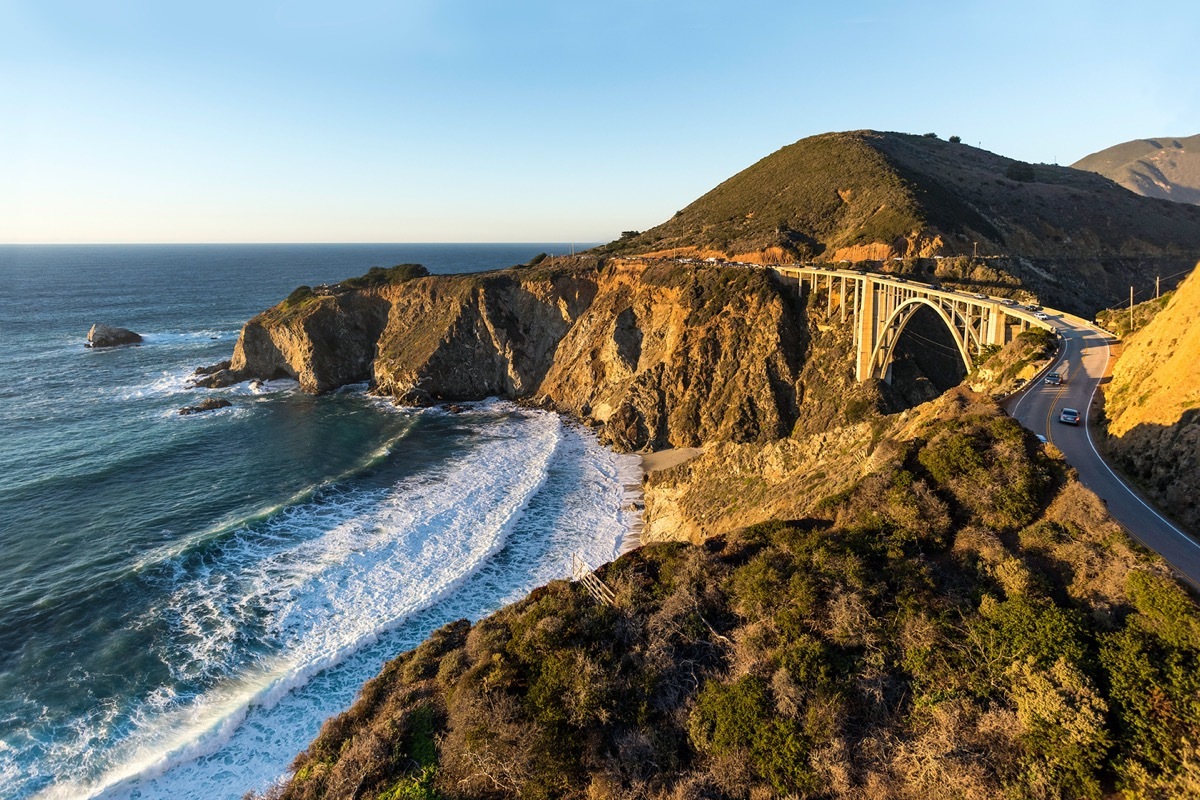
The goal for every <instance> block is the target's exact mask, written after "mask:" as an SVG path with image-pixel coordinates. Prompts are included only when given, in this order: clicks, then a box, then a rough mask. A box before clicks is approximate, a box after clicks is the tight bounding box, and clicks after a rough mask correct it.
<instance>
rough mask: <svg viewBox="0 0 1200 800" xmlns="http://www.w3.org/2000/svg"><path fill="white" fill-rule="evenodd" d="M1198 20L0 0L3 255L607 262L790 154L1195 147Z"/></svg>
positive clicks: (1092, 8) (596, 4) (955, 11)
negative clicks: (471, 245)
mask: <svg viewBox="0 0 1200 800" xmlns="http://www.w3.org/2000/svg"><path fill="white" fill-rule="evenodd" d="M1197 41H1200V5H1197V4H1196V3H1195V2H1194V0H1189V2H1173V1H1172V0H1167V1H1166V2H1158V3H1154V4H1152V5H1149V6H1145V7H1141V6H1131V5H1130V4H1128V3H1125V2H1084V1H1082V0H1076V1H1074V2H1072V1H1070V0H1039V1H1038V2H1026V0H1014V1H1012V2H997V0H986V1H979V2H977V1H975V0H961V1H960V2H905V3H898V2H895V0H886V1H885V2H876V1H875V0H856V2H837V3H834V2H827V3H821V4H816V3H810V2H801V1H800V0H794V1H793V2H783V1H780V2H757V1H756V0H740V1H739V2H728V3H715V2H706V1H705V0H688V1H687V2H656V0H636V1H627V0H592V1H591V2H575V1H574V0H551V1H550V2H541V1H540V0H538V1H536V2H522V0H509V1H508V2H500V0H494V1H493V2H483V1H482V0H459V1H458V2H450V1H449V0H448V1H447V2H435V1H434V0H412V1H411V2H406V1H405V0H396V1H395V2H359V1H358V0H339V2H307V1H306V0H299V1H298V2H297V1H295V0H289V1H286V2H285V1H284V0H278V1H272V2H254V1H253V0H244V2H237V3H227V2H222V1H221V0H208V1H206V2H190V3H184V2H177V1H176V0H131V1H129V2H109V1H107V0H78V2H67V1H65V0H28V1H27V2H10V1H9V0H0V148H2V150H0V152H2V154H3V155H2V157H0V242H23V241H24V242H293V241H294V242H311V241H317V242H358V241H363V242H366V241H377V242H378V241H383V242H439V241H563V242H567V241H577V242H590V241H604V240H608V239H611V238H614V237H616V236H617V235H618V234H619V233H620V232H621V231H622V230H626V229H639V230H641V229H644V228H647V227H650V226H651V225H654V224H656V223H658V222H661V221H663V220H664V219H666V218H668V217H669V216H670V215H671V214H673V213H674V212H675V211H676V210H677V209H679V208H681V207H683V206H684V205H686V204H687V203H689V202H690V201H692V200H693V199H695V198H696V197H698V196H699V195H700V194H702V193H704V192H705V191H707V190H708V189H710V188H712V187H713V186H715V185H716V184H717V183H719V182H720V181H722V180H724V179H725V178H727V177H729V176H730V175H732V174H734V173H735V172H737V171H739V170H741V169H743V168H745V167H747V166H749V165H750V164H752V163H753V162H754V161H756V160H758V159H759V158H762V157H763V156H765V155H767V154H769V153H771V152H773V151H774V150H776V149H778V148H780V147H782V146H783V145H785V144H789V143H791V142H793V141H795V140H797V139H800V138H803V137H805V136H809V135H812V134H816V133H822V132H825V131H831V130H850V129H857V128H876V129H882V130H900V131H908V132H912V133H925V132H927V131H934V132H936V133H938V134H939V135H941V136H943V137H945V136H949V135H951V134H957V135H959V136H961V137H962V138H963V141H965V142H968V143H970V144H977V143H979V144H982V146H983V147H984V148H986V149H988V150H992V151H995V152H998V153H1002V154H1005V155H1008V156H1012V157H1016V158H1021V159H1025V160H1028V161H1034V162H1038V161H1045V162H1057V163H1061V164H1069V163H1071V162H1073V161H1075V160H1076V159H1078V158H1080V157H1082V156H1084V155H1086V154H1088V153H1090V152H1093V151H1095V150H1098V149H1102V148H1104V147H1107V146H1109V145H1112V144H1117V143H1119V142H1123V141H1127V140H1129V139H1135V138H1144V137H1149V136H1168V135H1169V136H1183V135H1190V134H1195V133H1200V67H1197V62H1196V56H1195V47H1196V42H1197Z"/></svg>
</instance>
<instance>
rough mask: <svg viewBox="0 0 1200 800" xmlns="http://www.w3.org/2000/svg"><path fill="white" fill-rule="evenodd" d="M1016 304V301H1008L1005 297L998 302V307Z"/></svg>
mask: <svg viewBox="0 0 1200 800" xmlns="http://www.w3.org/2000/svg"><path fill="white" fill-rule="evenodd" d="M1016 304H1017V301H1016V300H1010V299H1009V298H1007V297H1006V298H1004V299H1003V300H1001V301H1000V305H1002V306H1015V305H1016Z"/></svg>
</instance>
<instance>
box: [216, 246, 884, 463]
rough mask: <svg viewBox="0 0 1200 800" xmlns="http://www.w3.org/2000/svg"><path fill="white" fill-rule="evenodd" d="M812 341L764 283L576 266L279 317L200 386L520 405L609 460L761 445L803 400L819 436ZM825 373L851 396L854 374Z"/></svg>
mask: <svg viewBox="0 0 1200 800" xmlns="http://www.w3.org/2000/svg"><path fill="white" fill-rule="evenodd" d="M813 335H815V331H814V330H810V323H809V320H808V314H807V311H806V309H805V308H804V307H803V306H802V305H801V304H800V303H799V301H798V299H797V297H796V294H795V290H794V288H785V287H784V286H782V285H781V284H780V283H778V281H777V280H776V279H775V277H774V276H773V274H772V273H768V272H764V271H757V270H747V269H744V268H737V267H716V266H708V265H704V266H700V265H680V264H675V263H672V262H659V263H645V262H640V261H638V262H622V261H619V260H617V261H609V262H600V261H598V260H596V259H577V260H575V261H572V262H569V263H561V262H560V263H558V264H555V265H549V266H547V265H542V266H539V267H537V268H527V269H520V270H504V271H498V272H491V273H485V274H476V275H447V276H433V277H425V278H418V279H414V280H411V281H407V282H405V283H403V284H400V285H393V286H384V287H377V288H373V289H370V290H356V291H351V292H346V293H343V294H339V295H337V296H335V297H313V298H308V299H305V300H304V301H303V302H302V303H299V304H293V305H292V306H289V305H288V304H286V303H284V304H281V305H280V306H277V307H276V308H274V309H271V310H270V311H268V312H266V313H264V314H261V315H259V316H258V317H255V318H254V319H253V320H251V321H250V322H249V323H247V325H246V326H245V328H244V329H243V330H242V334H241V337H240V338H239V340H238V343H237V346H236V348H235V350H234V354H233V359H232V361H231V363H230V365H229V367H228V368H227V369H223V370H222V369H218V370H216V371H215V372H213V373H212V374H211V375H206V376H201V377H200V378H199V380H198V381H197V384H198V385H210V386H216V385H225V384H227V383H229V382H233V381H238V380H246V379H249V378H259V379H264V380H265V379H269V378H273V377H278V376H281V375H288V376H292V377H294V378H296V379H297V380H299V381H300V384H301V386H302V387H303V388H304V389H305V390H307V391H312V392H322V391H328V390H331V389H334V388H337V387H338V386H341V385H344V384H347V383H354V382H359V381H367V380H371V381H373V382H374V385H375V388H376V391H378V392H379V393H381V394H387V395H390V396H392V397H394V398H396V399H397V400H398V401H400V402H403V403H409V404H424V403H433V402H440V401H454V400H474V399H481V398H484V397H489V396H501V397H508V398H514V399H524V400H528V401H530V402H536V403H538V404H540V405H542V406H545V407H553V408H557V409H559V410H561V411H564V412H566V413H569V414H571V415H573V416H575V417H577V418H579V419H582V420H584V421H587V422H589V423H591V424H593V425H595V426H596V428H597V429H598V432H599V434H600V436H601V438H602V439H603V440H604V441H606V442H607V443H610V444H612V445H613V446H614V447H617V448H619V449H622V450H640V449H658V448H662V447H667V446H695V445H699V444H702V443H704V442H709V441H716V440H721V441H730V442H751V441H770V440H774V439H778V438H780V437H784V436H788V435H789V434H790V433H791V431H792V430H793V428H794V427H795V426H796V423H797V420H798V419H799V418H800V417H801V416H802V414H803V411H804V409H803V408H802V405H803V402H802V400H803V398H804V397H805V396H811V398H812V399H813V401H814V402H816V401H818V400H819V401H820V402H821V404H822V413H824V414H827V416H828V419H825V420H823V422H822V426H823V425H826V424H833V422H834V421H836V420H839V419H841V418H842V416H843V415H842V414H841V411H840V409H836V408H828V407H826V406H827V404H826V403H825V401H826V400H828V399H829V398H828V397H826V396H825V395H826V394H828V393H823V392H820V391H808V390H806V385H805V382H804V380H802V377H801V376H802V375H803V374H804V373H805V369H806V367H805V365H806V362H807V360H808V347H809V342H810V340H811V338H812V336H813ZM837 369H840V370H841V371H842V372H843V373H846V374H845V375H842V376H840V377H839V378H837V380H838V381H844V382H845V383H847V384H849V383H852V378H851V377H850V374H849V373H850V370H851V369H852V360H846V361H845V362H844V363H841V361H840V360H839V366H838V367H837ZM814 377H816V376H812V375H810V376H809V380H811V379H812V378H814ZM822 380H828V378H827V377H826V378H823V379H822ZM866 395H868V396H869V397H870V399H867V400H865V401H864V402H868V403H869V402H874V400H877V399H878V397H877V394H875V395H872V394H871V392H870V391H866ZM822 426H818V427H822Z"/></svg>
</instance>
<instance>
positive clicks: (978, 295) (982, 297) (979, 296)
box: [971, 292, 988, 300]
mask: <svg viewBox="0 0 1200 800" xmlns="http://www.w3.org/2000/svg"><path fill="white" fill-rule="evenodd" d="M971 297H974V298H975V299H976V300H987V299H988V296H987V295H986V294H981V293H979V292H976V293H975V294H973V295H971Z"/></svg>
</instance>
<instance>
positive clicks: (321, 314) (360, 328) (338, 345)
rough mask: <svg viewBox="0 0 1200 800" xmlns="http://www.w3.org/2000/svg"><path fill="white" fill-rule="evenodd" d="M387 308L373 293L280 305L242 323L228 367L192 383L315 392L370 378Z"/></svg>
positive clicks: (377, 295)
mask: <svg viewBox="0 0 1200 800" xmlns="http://www.w3.org/2000/svg"><path fill="white" fill-rule="evenodd" d="M388 308H389V303H388V301H387V300H385V299H384V298H383V297H381V296H380V293H379V291H378V290H362V291H351V292H346V293H343V294H338V295H326V296H320V297H311V298H309V299H308V300H305V301H303V302H301V303H297V304H294V305H289V304H287V303H286V302H285V303H281V304H280V305H278V306H275V307H274V308H272V309H270V310H269V311H266V312H264V313H262V314H259V315H258V316H257V317H255V318H254V319H252V320H250V321H249V322H247V323H246V325H245V326H244V327H243V328H242V333H241V335H240V336H239V337H238V342H237V345H236V346H235V347H234V351H233V358H232V359H231V361H230V364H229V366H228V367H227V368H225V369H218V370H216V371H215V372H212V373H211V374H207V375H204V376H203V377H201V378H200V379H199V380H197V381H196V384H195V385H196V386H201V387H208V388H212V387H218V386H229V385H231V384H234V383H238V382H240V381H244V380H249V379H251V378H258V379H260V380H273V379H275V378H295V379H296V380H298V381H299V382H300V386H301V387H302V388H303V389H304V390H305V391H308V392H316V393H320V392H327V391H330V390H332V389H336V388H338V387H339V386H345V385H346V384H349V383H359V382H362V381H367V380H370V379H371V374H372V372H371V368H372V363H373V361H374V358H375V347H376V343H377V341H378V339H379V335H380V333H381V332H382V331H383V328H384V325H385V324H386V322H387V314H388Z"/></svg>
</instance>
